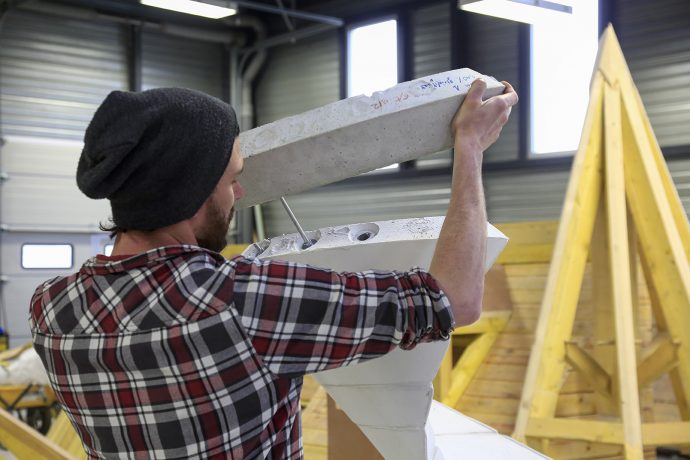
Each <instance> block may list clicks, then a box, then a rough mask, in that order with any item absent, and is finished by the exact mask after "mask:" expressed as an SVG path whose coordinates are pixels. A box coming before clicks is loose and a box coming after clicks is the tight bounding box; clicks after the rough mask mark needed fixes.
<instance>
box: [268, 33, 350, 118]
mask: <svg viewBox="0 0 690 460" xmlns="http://www.w3.org/2000/svg"><path fill="white" fill-rule="evenodd" d="M338 99H340V50H339V46H338V33H337V32H335V31H334V32H328V33H324V34H321V35H318V36H316V37H312V38H309V39H307V40H303V41H299V42H297V43H296V44H294V45H283V46H280V47H277V48H275V49H273V50H271V52H270V53H269V57H268V61H267V65H266V68H265V69H264V73H263V75H262V76H261V77H260V78H259V80H258V82H257V86H256V97H255V100H256V114H257V124H258V125H259V126H260V125H263V124H266V123H270V122H271V121H275V120H279V119H281V118H285V117H287V116H290V115H294V114H297V113H301V112H305V111H307V110H309V109H314V108H316V107H320V106H322V105H325V104H328V103H329V102H334V101H337V100H338Z"/></svg>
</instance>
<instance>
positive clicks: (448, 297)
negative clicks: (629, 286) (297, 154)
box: [30, 81, 517, 459]
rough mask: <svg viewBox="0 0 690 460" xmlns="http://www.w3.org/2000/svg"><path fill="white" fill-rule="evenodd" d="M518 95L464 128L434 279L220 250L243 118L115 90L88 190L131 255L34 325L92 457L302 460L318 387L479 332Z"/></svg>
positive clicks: (478, 99) (458, 123) (476, 105)
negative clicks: (305, 420) (498, 160)
mask: <svg viewBox="0 0 690 460" xmlns="http://www.w3.org/2000/svg"><path fill="white" fill-rule="evenodd" d="M506 87H507V89H506V91H505V93H504V94H503V95H501V96H497V97H494V98H491V99H489V100H487V101H484V102H482V96H483V94H484V91H485V89H486V84H485V83H484V82H482V81H477V82H475V83H474V84H473V86H472V88H471V89H470V92H469V94H468V95H467V97H466V100H465V103H464V104H463V105H462V107H461V109H460V110H459V112H458V114H457V115H456V116H455V119H454V120H453V123H452V128H451V129H452V130H453V133H454V135H455V162H454V167H453V168H454V170H453V181H452V193H451V199H450V206H449V210H448V215H447V217H446V220H445V224H444V226H443V229H442V231H441V234H440V236H439V240H438V244H437V249H436V252H435V254H434V258H433V261H432V264H431V268H430V270H429V272H430V274H429V273H426V272H424V271H422V270H418V269H417V270H412V271H410V272H408V273H400V272H367V273H335V272H333V271H330V270H324V269H318V268H314V267H309V266H304V265H300V264H295V263H285V262H262V261H257V260H248V259H246V258H243V257H236V258H234V259H232V260H229V261H228V260H225V259H224V258H222V257H221V256H220V255H219V254H218V252H217V251H219V250H221V249H222V248H223V246H224V245H225V240H224V238H225V234H226V233H227V230H228V225H229V223H230V220H231V218H232V214H233V205H234V203H235V201H236V200H237V199H239V198H241V197H242V196H243V193H244V191H243V189H242V186H241V185H240V182H239V177H240V175H241V172H242V167H243V166H242V162H243V160H242V158H241V156H240V152H239V144H238V142H237V135H238V128H237V123H236V119H235V114H234V112H233V110H232V109H231V108H230V107H229V106H227V105H226V104H224V103H222V102H221V101H219V100H217V99H214V98H211V97H210V96H207V95H204V94H202V93H198V92H195V91H191V90H184V89H172V88H168V89H157V90H150V91H145V92H142V93H125V92H119V91H116V92H113V93H111V94H110V95H109V96H108V97H107V98H106V100H105V101H104V102H103V104H102V105H101V106H100V107H99V109H98V110H97V112H96V114H95V115H94V118H93V120H92V121H91V124H90V125H89V127H88V129H87V131H86V135H85V144H84V150H83V152H82V155H81V158H80V160H79V166H78V170H77V183H78V185H79V187H80V189H81V190H82V191H83V192H84V193H85V194H86V195H88V196H90V197H92V198H108V199H109V200H110V203H111V208H112V214H113V222H114V227H113V230H114V232H115V233H116V235H117V238H116V241H115V247H114V249H113V253H112V255H111V256H110V257H105V256H102V255H99V256H97V257H95V258H93V259H90V260H88V261H87V262H86V263H85V264H84V265H83V267H82V268H81V270H80V271H79V272H78V273H75V274H73V275H71V276H67V277H58V278H55V279H53V280H49V281H47V282H45V283H44V284H43V285H41V286H39V287H38V289H37V290H36V293H35V294H34V297H33V299H32V301H31V313H30V321H31V327H32V332H33V335H34V347H35V349H36V351H37V352H38V354H39V355H40V356H41V358H42V360H43V363H44V365H45V367H46V369H47V370H48V374H49V376H50V379H51V384H52V386H53V388H54V389H55V391H56V394H57V396H58V400H59V402H60V404H61V406H62V407H63V409H64V410H65V411H66V413H67V415H68V416H69V418H70V420H71V421H72V423H73V424H74V426H75V427H76V429H77V431H78V433H79V435H80V436H81V439H82V441H83V444H84V447H85V449H86V451H87V453H88V455H89V458H94V459H95V458H171V459H172V458H175V459H186V458H205V459H206V458H219V459H220V458H232V459H245V458H246V459H255V458H261V459H263V458H269V459H296V458H301V457H302V447H301V432H300V419H299V394H300V390H301V384H302V376H303V375H305V374H307V373H312V372H316V371H320V370H324V369H328V368H334V367H338V366H344V365H348V364H351V363H356V362H359V361H363V360H366V359H371V358H375V357H377V356H381V355H383V354H385V353H387V352H388V351H390V350H392V349H393V348H395V347H396V346H400V347H402V348H404V349H409V348H412V347H414V346H415V345H416V344H417V343H419V342H425V341H430V340H439V339H447V338H448V336H449V334H450V332H451V331H452V329H453V327H454V325H455V323H454V319H455V321H456V322H457V323H458V324H467V323H471V322H473V321H475V320H476V319H477V318H478V316H479V313H480V308H481V305H480V304H481V298H482V291H483V261H484V251H485V239H486V233H485V232H486V214H485V209H484V197H483V191H482V184H481V164H482V154H483V151H484V150H485V149H486V148H488V147H489V146H490V145H491V144H492V143H493V142H494V141H495V140H496V138H497V137H498V134H499V132H500V130H501V127H502V126H503V125H504V124H505V122H506V121H507V119H508V115H509V113H510V108H511V106H512V105H514V104H515V103H516V102H517V95H516V94H515V92H514V91H513V89H512V88H511V87H510V85H506ZM441 286H442V287H443V291H441ZM451 305H452V306H451Z"/></svg>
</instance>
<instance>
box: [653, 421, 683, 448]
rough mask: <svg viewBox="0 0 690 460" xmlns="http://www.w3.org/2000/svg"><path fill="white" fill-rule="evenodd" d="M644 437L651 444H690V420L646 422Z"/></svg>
mask: <svg viewBox="0 0 690 460" xmlns="http://www.w3.org/2000/svg"><path fill="white" fill-rule="evenodd" d="M642 439H644V443H645V445H650V446H663V445H679V444H690V422H670V423H668V422H667V423H645V424H643V425H642Z"/></svg>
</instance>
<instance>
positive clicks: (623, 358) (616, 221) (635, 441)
mask: <svg viewBox="0 0 690 460" xmlns="http://www.w3.org/2000/svg"><path fill="white" fill-rule="evenodd" d="M604 111H605V113H604V120H605V124H606V129H605V133H606V134H605V143H606V158H605V160H606V208H607V224H608V242H609V256H610V258H609V267H610V269H611V288H612V294H613V313H614V315H613V316H614V326H615V331H616V364H617V367H616V369H617V372H618V375H619V378H618V386H619V398H620V399H619V400H620V407H621V418H622V420H623V438H624V446H623V449H624V451H625V458H626V460H642V459H643V456H644V455H643V448H642V429H641V424H642V419H641V415H640V400H639V394H638V391H637V363H636V358H635V348H636V347H635V323H634V320H633V311H632V309H633V302H632V291H631V289H632V288H631V277H630V253H629V250H628V217H627V210H626V202H625V176H624V172H623V169H624V162H623V132H622V128H621V94H620V90H619V88H618V87H611V86H610V85H605V87H604Z"/></svg>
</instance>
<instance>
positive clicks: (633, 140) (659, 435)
mask: <svg viewBox="0 0 690 460" xmlns="http://www.w3.org/2000/svg"><path fill="white" fill-rule="evenodd" d="M564 91H567V88H564ZM588 256H589V260H590V261H591V264H592V273H593V278H594V284H593V289H594V302H595V311H596V313H595V321H596V322H595V325H594V328H593V333H594V336H595V342H594V343H595V345H594V349H593V350H592V351H591V353H590V351H587V350H585V349H584V348H582V347H581V346H580V345H579V344H577V343H575V342H573V341H572V340H571V335H572V328H573V322H574V320H575V313H576V309H577V305H578V301H579V295H580V288H581V285H582V279H583V275H584V271H585V265H586V263H587V260H588ZM638 256H639V260H640V262H641V265H642V270H643V273H644V277H645V279H646V283H647V286H648V289H649V293H650V299H651V303H652V310H653V313H654V318H655V320H656V326H657V330H658V334H657V336H656V338H655V339H654V341H653V342H652V343H651V345H650V346H649V347H648V348H647V349H640V348H641V347H640V346H639V345H637V342H636V339H635V334H636V330H637V329H636V324H635V321H636V315H635V311H636V302H637V294H636V293H637V279H636V273H637V266H638V265H637V264H638V262H637V261H638ZM689 256H690V225H689V224H688V219H687V216H686V214H685V212H684V210H683V206H682V204H681V201H680V199H679V197H678V193H677V192H676V190H675V188H674V185H673V182H672V180H671V176H670V174H669V172H668V169H667V167H666V164H665V162H664V158H663V156H662V153H661V149H660V148H659V146H658V144H657V141H656V138H655V136H654V133H653V132H652V127H651V125H650V123H649V119H648V118H647V116H646V113H645V110H644V107H643V105H642V100H641V98H640V95H639V93H638V91H637V89H636V87H635V85H634V83H633V80H632V77H631V75H630V72H629V70H628V66H627V64H626V62H625V58H624V57H623V53H622V51H621V48H620V45H619V43H618V40H617V38H616V35H615V33H614V31H613V28H612V27H611V26H609V27H608V29H607V30H606V32H605V33H604V35H603V36H602V39H601V41H600V46H599V55H598V57H597V65H596V68H595V71H594V76H593V78H592V83H591V95H590V102H589V109H588V112H587V117H586V120H585V125H584V129H583V136H582V140H581V142H580V147H579V149H578V152H577V154H576V156H575V159H574V163H573V168H572V175H571V178H570V182H569V185H568V189H567V192H566V199H565V203H564V207H563V211H562V215H561V221H560V226H559V229H558V234H557V237H556V243H555V247H554V253H553V259H552V263H551V267H550V270H549V275H548V279H547V284H546V290H545V294H544V298H543V302H542V306H541V311H540V317H539V322H538V325H537V330H536V332H535V341H534V344H533V348H532V353H531V355H530V361H529V366H528V369H527V375H526V380H525V386H524V389H523V393H522V400H521V403H520V409H519V413H518V418H517V422H516V427H515V432H514V435H513V436H514V437H515V438H516V439H518V440H521V441H527V442H528V443H529V444H530V445H532V446H533V447H535V448H537V449H540V450H542V451H545V453H548V440H549V439H569V440H582V441H590V442H600V443H608V444H618V445H621V446H623V451H624V458H625V459H626V460H631V459H642V458H643V447H644V446H654V445H680V444H690V406H689V403H690V264H689V263H688V260H689ZM633 293H635V295H633ZM566 364H568V365H570V366H571V367H572V368H573V369H574V370H575V371H577V372H579V373H581V374H582V376H583V377H584V378H586V379H587V380H588V381H589V383H590V384H591V386H592V388H593V389H594V391H595V393H596V395H597V412H598V413H599V414H600V415H603V416H605V417H599V418H598V419H597V420H582V419H565V418H556V417H555V410H556V402H557V399H558V394H559V391H560V387H561V384H562V377H563V373H564V370H565V366H566ZM664 373H669V374H670V377H671V381H672V384H673V390H674V393H675V397H676V401H677V404H678V408H679V411H680V414H681V417H682V421H678V422H672V423H642V420H641V415H640V398H639V389H640V388H641V387H644V386H645V385H649V384H650V383H652V382H654V381H655V380H656V379H657V378H659V377H660V376H661V375H662V374H664Z"/></svg>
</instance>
